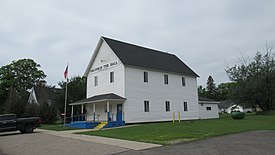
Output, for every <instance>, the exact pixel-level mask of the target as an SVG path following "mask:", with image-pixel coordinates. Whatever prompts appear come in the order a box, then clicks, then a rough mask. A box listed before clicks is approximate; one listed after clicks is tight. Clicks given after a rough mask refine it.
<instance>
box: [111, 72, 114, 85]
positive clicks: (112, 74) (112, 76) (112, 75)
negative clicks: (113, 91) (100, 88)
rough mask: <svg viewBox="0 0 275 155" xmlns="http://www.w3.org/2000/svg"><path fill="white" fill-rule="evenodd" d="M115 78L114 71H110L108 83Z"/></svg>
mask: <svg viewBox="0 0 275 155" xmlns="http://www.w3.org/2000/svg"><path fill="white" fill-rule="evenodd" d="M114 80H115V73H114V72H110V83H113V82H114Z"/></svg>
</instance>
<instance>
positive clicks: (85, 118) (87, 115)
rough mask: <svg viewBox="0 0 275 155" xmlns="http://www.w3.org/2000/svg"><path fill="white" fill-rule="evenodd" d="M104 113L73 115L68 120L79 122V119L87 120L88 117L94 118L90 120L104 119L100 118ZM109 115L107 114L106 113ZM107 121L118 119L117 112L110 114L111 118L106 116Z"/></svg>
mask: <svg viewBox="0 0 275 155" xmlns="http://www.w3.org/2000/svg"><path fill="white" fill-rule="evenodd" d="M102 115H103V114H95V115H94V114H78V115H73V117H67V118H66V122H67V123H69V122H77V121H87V118H92V119H89V121H97V122H99V121H102V120H101V119H100V116H102ZM106 115H107V114H106ZM121 117H122V121H124V114H122V116H121ZM106 121H117V114H112V113H111V114H110V118H109V120H108V119H107V118H106Z"/></svg>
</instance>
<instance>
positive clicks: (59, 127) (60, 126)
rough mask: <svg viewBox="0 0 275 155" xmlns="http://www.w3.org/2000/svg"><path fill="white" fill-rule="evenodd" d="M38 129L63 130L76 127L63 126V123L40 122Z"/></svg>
mask: <svg viewBox="0 0 275 155" xmlns="http://www.w3.org/2000/svg"><path fill="white" fill-rule="evenodd" d="M39 129H45V130H53V131H65V130H76V128H70V127H65V128H64V127H63V124H42V126H41V127H39Z"/></svg>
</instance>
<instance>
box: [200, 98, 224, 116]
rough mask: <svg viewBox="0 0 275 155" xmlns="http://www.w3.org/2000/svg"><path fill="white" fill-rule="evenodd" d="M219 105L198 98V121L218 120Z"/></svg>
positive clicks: (209, 100)
mask: <svg viewBox="0 0 275 155" xmlns="http://www.w3.org/2000/svg"><path fill="white" fill-rule="evenodd" d="M219 103H220V102H218V101H214V100H211V99H208V98H205V97H199V112H200V119H211V118H219V107H218V104H219Z"/></svg>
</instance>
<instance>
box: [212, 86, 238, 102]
mask: <svg viewBox="0 0 275 155" xmlns="http://www.w3.org/2000/svg"><path fill="white" fill-rule="evenodd" d="M235 85H236V83H234V82H228V83H221V84H219V85H218V87H217V89H216V93H217V100H219V101H225V100H232V99H233V97H232V96H233V92H234V88H235Z"/></svg>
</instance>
